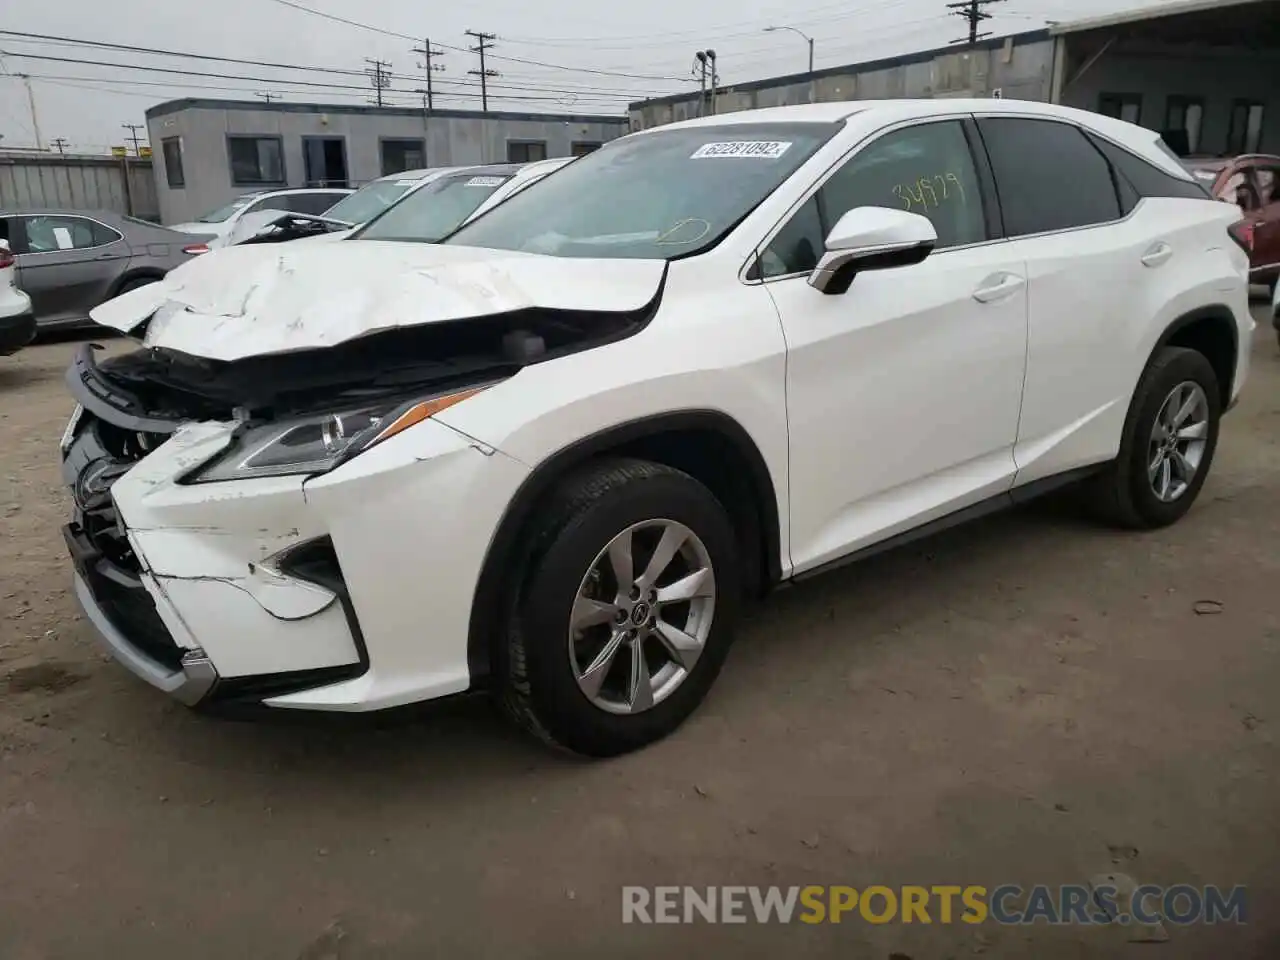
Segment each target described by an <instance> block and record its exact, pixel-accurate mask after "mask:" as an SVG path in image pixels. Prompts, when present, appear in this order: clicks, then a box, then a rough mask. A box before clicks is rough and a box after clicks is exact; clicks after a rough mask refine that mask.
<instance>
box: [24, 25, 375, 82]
mask: <svg viewBox="0 0 1280 960" xmlns="http://www.w3.org/2000/svg"><path fill="white" fill-rule="evenodd" d="M0 36H6V37H19V38H21V39H25V40H31V41H34V40H44V41H51V42H54V43H58V44H68V45H71V46H83V47H99V48H102V49H104V50H123V51H126V52H128V53H149V54H154V55H157V56H163V57H182V58H184V59H190V60H212V61H217V62H218V63H238V64H242V65H244V66H250V67H274V68H276V69H279V70H307V71H311V72H314V73H338V74H345V75H346V76H350V77H358V76H361V75H362V72H361V71H359V70H344V69H342V68H341V67H319V66H306V65H303V64H297V63H273V62H272V61H270V60H242V59H240V58H239V57H217V56H214V55H213V54H208V53H190V52H187V51H181V50H163V49H161V48H159V47H137V46H133V45H131V44H127V43H107V42H106V41H104V40H83V39H80V38H77V37H60V36H54V35H52V34H47V33H23V32H21V31H19V30H0ZM10 55H11V56H20V54H10Z"/></svg>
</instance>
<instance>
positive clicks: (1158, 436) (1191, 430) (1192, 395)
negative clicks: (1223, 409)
mask: <svg viewBox="0 0 1280 960" xmlns="http://www.w3.org/2000/svg"><path fill="white" fill-rule="evenodd" d="M1208 439H1209V398H1208V397H1207V396H1206V395H1205V392H1204V388H1203V387H1201V386H1200V384H1198V383H1195V382H1194V381H1191V380H1187V381H1184V382H1182V383H1180V384H1178V385H1177V386H1176V387H1174V388H1173V389H1172V390H1171V391H1170V392H1169V395H1168V396H1167V397H1165V401H1164V403H1163V404H1162V405H1161V407H1160V412H1159V413H1158V414H1156V422H1155V424H1154V425H1153V426H1152V428H1151V441H1150V443H1149V445H1148V448H1147V479H1148V481H1149V482H1150V484H1151V490H1152V492H1153V493H1154V494H1155V495H1156V498H1157V499H1158V500H1160V501H1161V502H1163V503H1173V502H1174V501H1175V500H1177V499H1179V498H1180V497H1182V496H1183V494H1185V493H1186V492H1187V490H1188V489H1189V488H1190V486H1191V482H1192V481H1193V480H1194V479H1195V477H1196V473H1197V472H1198V471H1199V469H1200V462H1201V460H1202V459H1203V458H1204V451H1205V447H1206V445H1207V443H1208Z"/></svg>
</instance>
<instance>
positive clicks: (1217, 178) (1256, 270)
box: [1185, 153, 1280, 291]
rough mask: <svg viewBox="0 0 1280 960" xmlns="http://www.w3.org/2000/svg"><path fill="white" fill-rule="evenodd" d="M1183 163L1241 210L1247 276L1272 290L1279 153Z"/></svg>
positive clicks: (1278, 238)
mask: <svg viewBox="0 0 1280 960" xmlns="http://www.w3.org/2000/svg"><path fill="white" fill-rule="evenodd" d="M1185 163H1186V165H1187V167H1188V168H1189V169H1190V170H1191V172H1192V174H1193V175H1194V176H1195V177H1196V179H1197V180H1199V181H1200V182H1202V183H1203V184H1204V185H1205V186H1206V187H1207V188H1208V189H1209V190H1210V192H1211V193H1212V194H1213V195H1214V196H1215V197H1217V198H1218V199H1219V200H1225V201H1227V202H1228V203H1234V204H1236V206H1238V207H1239V208H1240V209H1241V211H1242V212H1243V213H1244V215H1245V220H1246V230H1247V234H1246V237H1247V240H1248V243H1249V244H1250V253H1249V280H1250V282H1251V283H1261V284H1265V285H1266V286H1268V287H1269V288H1271V290H1272V291H1274V290H1275V288H1276V282H1277V280H1280V156H1274V155H1272V154H1262V153H1254V154H1246V155H1244V156H1239V157H1217V158H1203V159H1201V158H1193V159H1189V160H1186V161H1185Z"/></svg>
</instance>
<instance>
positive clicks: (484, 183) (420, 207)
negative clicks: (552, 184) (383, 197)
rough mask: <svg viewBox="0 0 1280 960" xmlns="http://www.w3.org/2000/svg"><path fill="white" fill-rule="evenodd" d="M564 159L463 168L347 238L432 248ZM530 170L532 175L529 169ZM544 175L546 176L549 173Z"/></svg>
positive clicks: (419, 190)
mask: <svg viewBox="0 0 1280 960" xmlns="http://www.w3.org/2000/svg"><path fill="white" fill-rule="evenodd" d="M568 162H569V159H568V158H566V159H563V160H540V161H537V162H535V163H495V164H486V165H483V166H476V167H463V168H461V169H458V170H454V171H452V172H451V173H448V174H446V175H445V176H442V177H438V178H437V179H435V180H433V181H432V182H431V183H429V184H427V185H426V186H424V187H421V188H419V189H417V190H413V191H411V192H410V193H408V194H406V195H405V196H404V197H402V198H401V199H400V201H399V202H398V203H394V204H392V205H391V206H390V207H388V208H387V209H386V210H384V211H383V212H382V213H381V214H380V215H379V216H377V217H374V218H373V219H372V220H370V221H369V222H368V223H366V224H365V225H364V226H363V227H361V228H359V229H358V230H356V231H355V232H354V233H353V234H352V236H353V237H362V238H364V239H366V240H405V239H411V240H414V241H417V242H430V243H434V242H436V241H438V240H441V239H443V238H444V237H447V236H448V235H449V234H451V233H453V231H455V230H457V229H458V228H459V227H460V226H462V225H463V224H464V223H466V222H468V221H469V220H471V219H472V218H474V217H476V216H479V214H480V213H481V211H482V209H489V208H491V207H493V206H496V205H498V204H499V203H501V201H502V200H503V199H505V198H506V197H509V196H511V195H513V194H515V193H518V192H519V190H520V188H521V184H522V183H523V184H524V185H525V186H527V185H529V184H531V183H534V182H536V181H537V180H538V179H541V177H542V176H545V175H546V174H545V173H543V174H541V175H539V174H538V168H541V169H544V170H545V169H547V168H546V167H544V166H543V165H544V164H556V165H558V166H563V165H564V164H566V163H568ZM531 168H533V169H531ZM548 172H549V170H548Z"/></svg>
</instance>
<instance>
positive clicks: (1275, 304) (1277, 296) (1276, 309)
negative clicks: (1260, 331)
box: [1271, 283, 1280, 343]
mask: <svg viewBox="0 0 1280 960" xmlns="http://www.w3.org/2000/svg"><path fill="white" fill-rule="evenodd" d="M1271 325H1272V326H1273V327H1275V328H1276V342H1277V343H1280V283H1277V284H1276V285H1275V286H1274V287H1272V289H1271Z"/></svg>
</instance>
